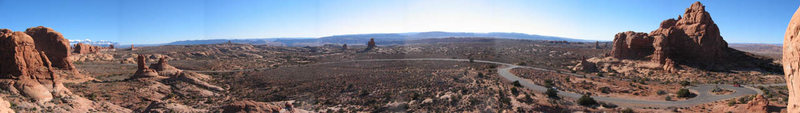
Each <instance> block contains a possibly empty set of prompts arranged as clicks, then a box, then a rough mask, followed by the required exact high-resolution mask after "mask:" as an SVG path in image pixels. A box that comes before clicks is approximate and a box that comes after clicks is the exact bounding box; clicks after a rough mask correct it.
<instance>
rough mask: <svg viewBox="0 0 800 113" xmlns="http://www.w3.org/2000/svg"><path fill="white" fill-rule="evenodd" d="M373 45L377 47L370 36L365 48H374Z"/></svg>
mask: <svg viewBox="0 0 800 113" xmlns="http://www.w3.org/2000/svg"><path fill="white" fill-rule="evenodd" d="M375 47H377V45H375V39H374V38H370V39H369V42H367V49H366V50H371V49H372V48H375Z"/></svg>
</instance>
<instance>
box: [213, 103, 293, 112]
mask: <svg viewBox="0 0 800 113" xmlns="http://www.w3.org/2000/svg"><path fill="white" fill-rule="evenodd" d="M279 111H281V107H278V106H275V105H270V104H267V103H264V102H255V101H236V102H233V103H231V104H228V105H225V106H223V107H222V112H223V113H275V112H279Z"/></svg>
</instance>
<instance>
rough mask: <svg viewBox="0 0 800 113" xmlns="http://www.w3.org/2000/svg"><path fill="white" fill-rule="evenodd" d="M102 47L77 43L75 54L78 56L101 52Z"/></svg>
mask: <svg viewBox="0 0 800 113" xmlns="http://www.w3.org/2000/svg"><path fill="white" fill-rule="evenodd" d="M100 49H101V48H100V47H97V46H93V45H89V44H84V43H77V44H75V53H78V54H88V53H97V52H98V51H100Z"/></svg>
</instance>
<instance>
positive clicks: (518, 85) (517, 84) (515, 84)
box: [511, 80, 522, 87]
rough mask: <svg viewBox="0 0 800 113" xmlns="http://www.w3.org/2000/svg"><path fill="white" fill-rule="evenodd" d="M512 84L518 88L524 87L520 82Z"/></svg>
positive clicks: (516, 81)
mask: <svg viewBox="0 0 800 113" xmlns="http://www.w3.org/2000/svg"><path fill="white" fill-rule="evenodd" d="M511 84H513V85H514V86H517V87H522V84H520V83H519V80H515V81H514V82H511Z"/></svg>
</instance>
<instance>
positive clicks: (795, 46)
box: [782, 9, 800, 113]
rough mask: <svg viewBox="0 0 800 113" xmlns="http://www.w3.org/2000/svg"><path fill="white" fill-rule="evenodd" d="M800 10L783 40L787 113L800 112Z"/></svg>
mask: <svg viewBox="0 0 800 113" xmlns="http://www.w3.org/2000/svg"><path fill="white" fill-rule="evenodd" d="M798 36H800V9H798V10H797V11H795V13H794V16H792V20H791V21H790V22H789V27H787V28H786V34H785V35H784V39H783V60H782V61H783V72H784V74H786V86H787V87H788V88H789V104H788V105H786V108H787V109H788V111H789V113H797V112H800V105H798V104H800V97H798V96H800V95H799V94H800V78H798V77H797V76H798V75H800V73H798V71H799V70H800V38H798Z"/></svg>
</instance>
